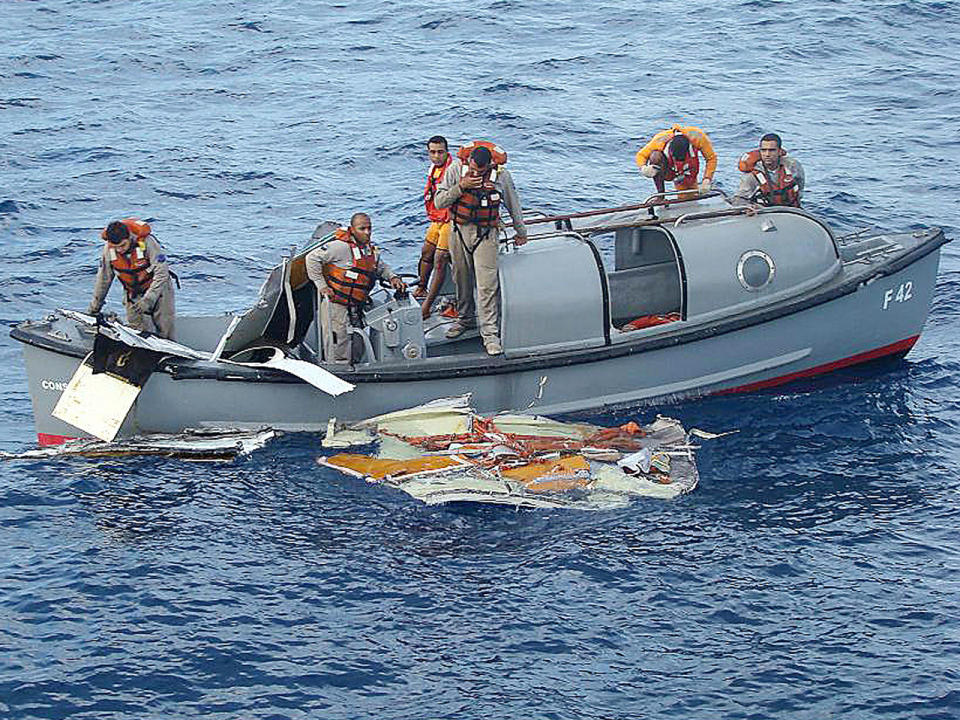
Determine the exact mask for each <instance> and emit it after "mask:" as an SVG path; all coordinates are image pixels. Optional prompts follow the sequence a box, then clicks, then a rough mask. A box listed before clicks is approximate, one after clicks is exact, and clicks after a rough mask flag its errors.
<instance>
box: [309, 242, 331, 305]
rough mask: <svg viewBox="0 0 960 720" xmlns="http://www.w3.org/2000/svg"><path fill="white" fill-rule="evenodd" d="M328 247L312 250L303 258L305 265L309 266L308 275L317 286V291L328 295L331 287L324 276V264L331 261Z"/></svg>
mask: <svg viewBox="0 0 960 720" xmlns="http://www.w3.org/2000/svg"><path fill="white" fill-rule="evenodd" d="M327 247H329V246H327ZM327 247H320V248H316V249H314V250H311V251H310V252H308V253H307V256H306V257H305V258H304V259H303V262H304V265H305V266H306V268H307V277H308V278H310V280H311V282H313V284H314V285H316V286H317V291H318V292H319V293H320V294H321V295H326V294H327V291H328V290H329V289H330V287H329V286H328V285H327V281H326V279H325V278H324V277H323V266H324V265H325V264H326V263H327V262H329V257H328V252H327Z"/></svg>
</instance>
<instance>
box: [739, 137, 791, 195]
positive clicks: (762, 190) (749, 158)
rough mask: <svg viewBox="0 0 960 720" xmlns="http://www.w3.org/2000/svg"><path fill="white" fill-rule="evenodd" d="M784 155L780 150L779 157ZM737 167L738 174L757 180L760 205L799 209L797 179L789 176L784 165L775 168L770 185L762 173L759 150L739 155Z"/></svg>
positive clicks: (784, 151) (781, 149)
mask: <svg viewBox="0 0 960 720" xmlns="http://www.w3.org/2000/svg"><path fill="white" fill-rule="evenodd" d="M786 154H787V151H786V150H784V149H783V148H780V157H781V158H783V157H784V156H785V155H786ZM757 163H759V164H760V166H759V167H757ZM737 167H738V168H739V169H740V172H745V173H750V174H751V175H753V176H754V177H755V178H756V179H757V183H759V185H760V187H759V188H758V189H757V196H758V197H757V200H758V201H759V202H760V203H761V204H763V205H789V206H790V207H800V194H799V193H798V192H797V179H796V178H795V177H794V176H793V175H791V174H790V171H789V170H787V167H786V165H784V164H783V163H782V162H781V163H780V166H779V167H778V168H777V172H776V176H775V177H774V180H773V182H772V183H771V182H770V178H768V177H767V173H766V172H765V171H764V167H763V161H762V160H761V159H760V151H759V150H751V151H750V152H745V153H744V154H743V155H741V156H740V161H739V162H738V163H737Z"/></svg>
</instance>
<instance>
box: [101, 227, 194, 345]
mask: <svg viewBox="0 0 960 720" xmlns="http://www.w3.org/2000/svg"><path fill="white" fill-rule="evenodd" d="M100 237H101V238H103V240H104V241H105V242H104V244H103V250H102V252H101V253H100V266H99V268H98V269H97V280H96V283H95V284H94V286H93V299H92V300H91V301H90V306H89V307H88V308H87V313H89V314H90V315H96V314H97V313H99V312H100V309H101V308H102V307H103V302H104V300H106V298H107V292H108V291H109V290H110V285H112V284H113V278H114V276H116V277H117V278H118V279H119V280H120V284H121V285H122V286H123V290H124V292H123V306H124V308H125V309H126V311H127V325H129V326H130V327H132V328H134V329H135V330H145V331H146V332H151V333H153V334H154V335H158V336H160V337H162V338H167V339H168V340H172V339H173V332H174V319H175V317H176V310H175V307H174V298H173V282H172V280H171V274H170V269H169V267H168V266H167V256H166V255H165V254H164V252H163V248H162V247H160V243H159V242H157V239H156V238H155V237H154V236H153V235H152V234H151V232H150V226H149V225H148V224H147V223H145V222H142V221H140V220H137V219H136V218H126V219H124V220H115V221H114V222H112V223H110V224H109V225H107V227H106V228H105V229H104V230H103V232H102V233H100Z"/></svg>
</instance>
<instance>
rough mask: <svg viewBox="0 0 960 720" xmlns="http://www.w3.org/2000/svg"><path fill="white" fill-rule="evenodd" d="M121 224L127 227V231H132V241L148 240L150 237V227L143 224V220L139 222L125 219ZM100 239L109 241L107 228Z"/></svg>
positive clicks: (135, 219)
mask: <svg viewBox="0 0 960 720" xmlns="http://www.w3.org/2000/svg"><path fill="white" fill-rule="evenodd" d="M120 222H122V223H123V224H124V225H126V226H127V230H129V231H130V238H131V240H134V241H138V240H146V239H147V236H148V235H150V225H149V224H147V223H145V222H143V220H139V219H137V218H124V219H123V220H121V221H120ZM100 237H101V238H103V239H104V240H106V239H107V229H106V228H104V229H103V230H101V231H100Z"/></svg>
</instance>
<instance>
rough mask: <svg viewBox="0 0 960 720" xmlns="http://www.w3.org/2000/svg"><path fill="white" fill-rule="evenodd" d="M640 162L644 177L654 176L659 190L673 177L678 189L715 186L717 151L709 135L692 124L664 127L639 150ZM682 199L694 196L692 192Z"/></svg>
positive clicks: (707, 188)
mask: <svg viewBox="0 0 960 720" xmlns="http://www.w3.org/2000/svg"><path fill="white" fill-rule="evenodd" d="M698 153H699V154H700V155H702V156H703V159H704V160H705V161H706V163H707V167H706V169H705V170H704V171H703V180H702V181H701V182H700V183H699V184H698V183H697V176H698V175H699V173H700V160H699V158H698V157H697V154H698ZM637 165H638V166H639V168H640V173H641V174H642V175H643V176H644V177H648V178H650V179H651V180H653V182H654V184H655V185H656V186H657V192H658V193H662V192H664V181H665V180H673V186H674V188H676V189H677V190H693V189H697V188H699V190H700V192H701V193H705V192H707V191H708V190H710V188H711V187H713V175H714V173H715V172H716V171H717V154H716V153H715V152H714V151H713V144H712V143H711V142H710V138H709V136H708V135H707V134H706V133H705V132H704V131H703V130H701V129H700V128H698V127H694V126H693V125H687V126H683V125H673V126H672V127H671V128H670V129H669V130H661V131H660V132H658V133H657V134H656V135H654V136H653V139H652V140H650V142H648V143H647V144H646V145H644V146H643V147H642V148H641V149H640V151H639V152H638V153H637ZM681 197H682V198H683V199H688V198H689V197H693V195H692V194H690V195H687V196H686V197H684V196H682V195H681Z"/></svg>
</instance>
